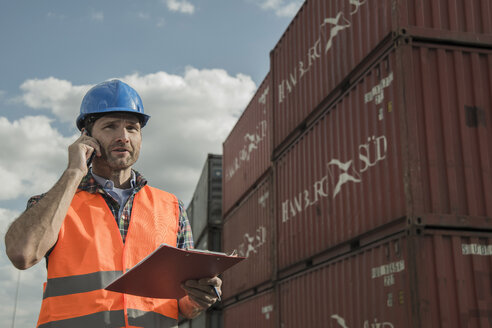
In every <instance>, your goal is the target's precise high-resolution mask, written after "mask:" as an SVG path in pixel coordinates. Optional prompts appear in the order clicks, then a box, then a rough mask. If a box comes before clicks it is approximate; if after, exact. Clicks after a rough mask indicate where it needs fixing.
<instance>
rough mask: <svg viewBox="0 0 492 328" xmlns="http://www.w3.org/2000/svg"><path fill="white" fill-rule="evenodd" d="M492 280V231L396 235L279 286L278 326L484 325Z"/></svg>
mask: <svg viewBox="0 0 492 328" xmlns="http://www.w3.org/2000/svg"><path fill="white" fill-rule="evenodd" d="M491 277H492V234H491V233H480V232H465V231H454V232H453V231H439V230H426V231H422V232H421V234H420V235H414V236H410V237H409V236H406V234H400V235H399V236H396V237H391V238H388V239H385V240H383V241H381V242H379V243H377V244H375V245H371V246H370V247H368V248H365V249H362V250H359V251H357V252H353V253H351V254H348V255H346V256H344V257H342V258H340V259H337V260H332V261H330V262H328V263H327V264H324V265H322V266H320V267H317V268H315V269H312V270H310V271H306V272H303V273H301V274H299V275H296V276H294V277H292V278H289V279H286V280H284V281H282V282H281V283H280V285H279V302H280V303H279V308H280V309H279V312H280V313H279V315H280V326H281V327H282V328H289V327H296V328H297V327H345V328H349V327H350V328H353V327H381V328H382V327H384V328H393V327H408V328H410V327H412V328H413V327H419V328H420V327H422V328H425V327H429V328H434V327H446V328H454V327H456V328H458V327H460V328H463V327H489V326H490V323H491V322H492V310H491V307H490V304H491V302H492V292H491V291H492V279H491ZM231 327H232V326H231Z"/></svg>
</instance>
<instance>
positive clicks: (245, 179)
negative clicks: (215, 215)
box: [222, 74, 272, 215]
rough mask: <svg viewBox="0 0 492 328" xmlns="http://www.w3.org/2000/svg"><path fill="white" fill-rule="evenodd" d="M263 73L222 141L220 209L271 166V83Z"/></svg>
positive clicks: (229, 206) (227, 206)
mask: <svg viewBox="0 0 492 328" xmlns="http://www.w3.org/2000/svg"><path fill="white" fill-rule="evenodd" d="M270 82H271V80H270V75H269V74H267V76H266V77H265V79H264V81H263V83H262V84H261V85H260V87H259V88H258V90H257V92H256V94H255V96H254V97H253V99H252V100H251V102H250V103H249V105H248V106H247V107H246V109H245V110H244V112H243V114H242V116H241V117H240V118H239V120H238V122H237V123H236V125H235V126H234V128H233V130H232V131H231V133H230V134H229V136H228V137H227V139H226V140H225V141H224V144H223V154H224V155H223V172H224V177H223V191H224V192H223V198H222V204H223V207H222V212H223V214H224V215H226V214H227V212H229V211H230V210H231V209H232V208H233V207H234V206H235V204H236V202H237V201H238V200H239V199H240V198H241V197H242V196H243V195H245V193H246V192H247V190H248V189H249V188H251V187H252V186H253V184H254V183H255V182H257V180H258V179H259V178H260V177H261V176H262V175H263V174H264V173H265V172H266V171H267V170H268V169H269V168H270V167H271V161H270V158H271V152H272V148H271V115H272V113H271V103H272V100H271V97H272V96H271V92H272V90H271V87H270Z"/></svg>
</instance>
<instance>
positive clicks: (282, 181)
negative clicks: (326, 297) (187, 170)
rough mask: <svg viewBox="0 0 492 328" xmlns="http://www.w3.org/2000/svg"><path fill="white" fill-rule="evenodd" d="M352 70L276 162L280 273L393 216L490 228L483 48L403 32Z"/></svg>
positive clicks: (491, 74) (489, 107)
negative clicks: (347, 84) (355, 74)
mask: <svg viewBox="0 0 492 328" xmlns="http://www.w3.org/2000/svg"><path fill="white" fill-rule="evenodd" d="M361 75H362V76H361V77H360V78H359V79H358V80H355V82H353V83H352V84H351V85H352V86H351V88H350V89H349V90H348V91H347V92H346V93H345V94H344V95H343V96H342V97H340V98H339V99H338V100H337V102H336V103H334V104H332V105H331V106H330V107H329V108H328V109H327V110H326V111H325V113H324V115H323V116H321V117H320V118H319V120H318V121H316V122H315V123H314V124H313V125H312V126H310V127H309V128H308V129H307V130H306V131H305V133H304V134H303V135H301V136H300V137H299V138H298V139H297V140H296V141H295V143H293V144H292V145H291V146H290V147H289V148H288V149H286V150H285V152H284V153H283V154H281V156H280V157H279V158H278V159H277V160H276V163H275V193H276V205H275V206H276V220H277V228H278V235H277V238H278V247H277V250H278V251H277V254H278V266H279V269H280V270H282V269H284V268H286V267H288V266H290V265H293V264H295V263H297V262H300V261H302V260H305V259H307V258H309V257H311V256H313V255H315V254H317V253H320V252H322V251H324V250H326V249H328V248H330V247H332V246H334V245H337V244H340V243H342V242H345V241H348V240H350V239H352V238H356V237H357V236H360V235H362V234H364V233H367V232H369V231H371V230H373V229H376V228H379V227H381V226H383V225H385V224H389V223H392V222H395V220H398V219H402V218H411V219H410V220H409V223H410V224H422V225H437V226H439V225H445V226H454V227H457V228H465V227H474V228H479V229H482V228H487V227H488V228H490V222H491V217H492V142H491V141H492V129H491V124H490V120H491V118H492V50H485V49H476V48H463V47H451V46H444V45H437V44H425V43H421V44H419V43H416V42H415V43H413V42H412V40H411V39H405V40H404V41H403V42H402V43H401V44H399V45H397V46H393V45H392V44H390V43H389V48H388V49H386V50H385V51H382V53H381V56H380V57H379V59H378V60H377V61H376V62H375V63H374V64H373V65H372V66H369V67H368V68H367V70H366V69H364V70H362V73H361ZM413 219H415V221H413Z"/></svg>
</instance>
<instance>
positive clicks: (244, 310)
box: [223, 290, 302, 328]
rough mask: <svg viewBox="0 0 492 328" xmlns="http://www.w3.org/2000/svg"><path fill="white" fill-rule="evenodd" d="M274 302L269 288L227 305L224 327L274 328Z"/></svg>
mask: <svg viewBox="0 0 492 328" xmlns="http://www.w3.org/2000/svg"><path fill="white" fill-rule="evenodd" d="M275 304H276V302H275V293H274V291H273V290H270V291H266V292H264V293H261V294H258V295H255V296H253V297H251V298H248V299H246V300H244V301H241V302H238V303H235V304H233V305H231V306H228V307H226V308H224V310H223V316H224V328H252V327H254V328H275V327H276V322H275V320H276V319H277V318H276V313H277V309H276V305H275ZM301 327H302V326H301Z"/></svg>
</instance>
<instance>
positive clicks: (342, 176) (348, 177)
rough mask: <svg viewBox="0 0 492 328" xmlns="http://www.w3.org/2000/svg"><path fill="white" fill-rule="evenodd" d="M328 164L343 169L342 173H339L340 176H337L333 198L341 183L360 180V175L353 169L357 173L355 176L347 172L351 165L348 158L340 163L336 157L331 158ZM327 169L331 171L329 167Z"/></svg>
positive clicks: (340, 187)
mask: <svg viewBox="0 0 492 328" xmlns="http://www.w3.org/2000/svg"><path fill="white" fill-rule="evenodd" d="M330 165H336V166H337V167H338V168H339V169H340V170H342V171H344V172H343V173H342V174H340V177H339V178H338V182H337V184H336V186H335V190H334V192H333V198H335V197H336V196H337V194H338V193H339V192H340V190H341V189H342V185H343V184H345V183H347V182H349V181H352V182H361V179H360V176H359V174H358V173H357V172H355V171H354V172H355V173H356V174H357V177H354V176H353V175H350V174H348V173H347V171H348V169H349V168H350V166H351V165H352V160H350V161H348V162H346V163H342V162H340V160H338V159H332V160H331V161H330V162H329V163H328V166H330ZM328 171H329V172H331V170H330V169H328Z"/></svg>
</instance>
